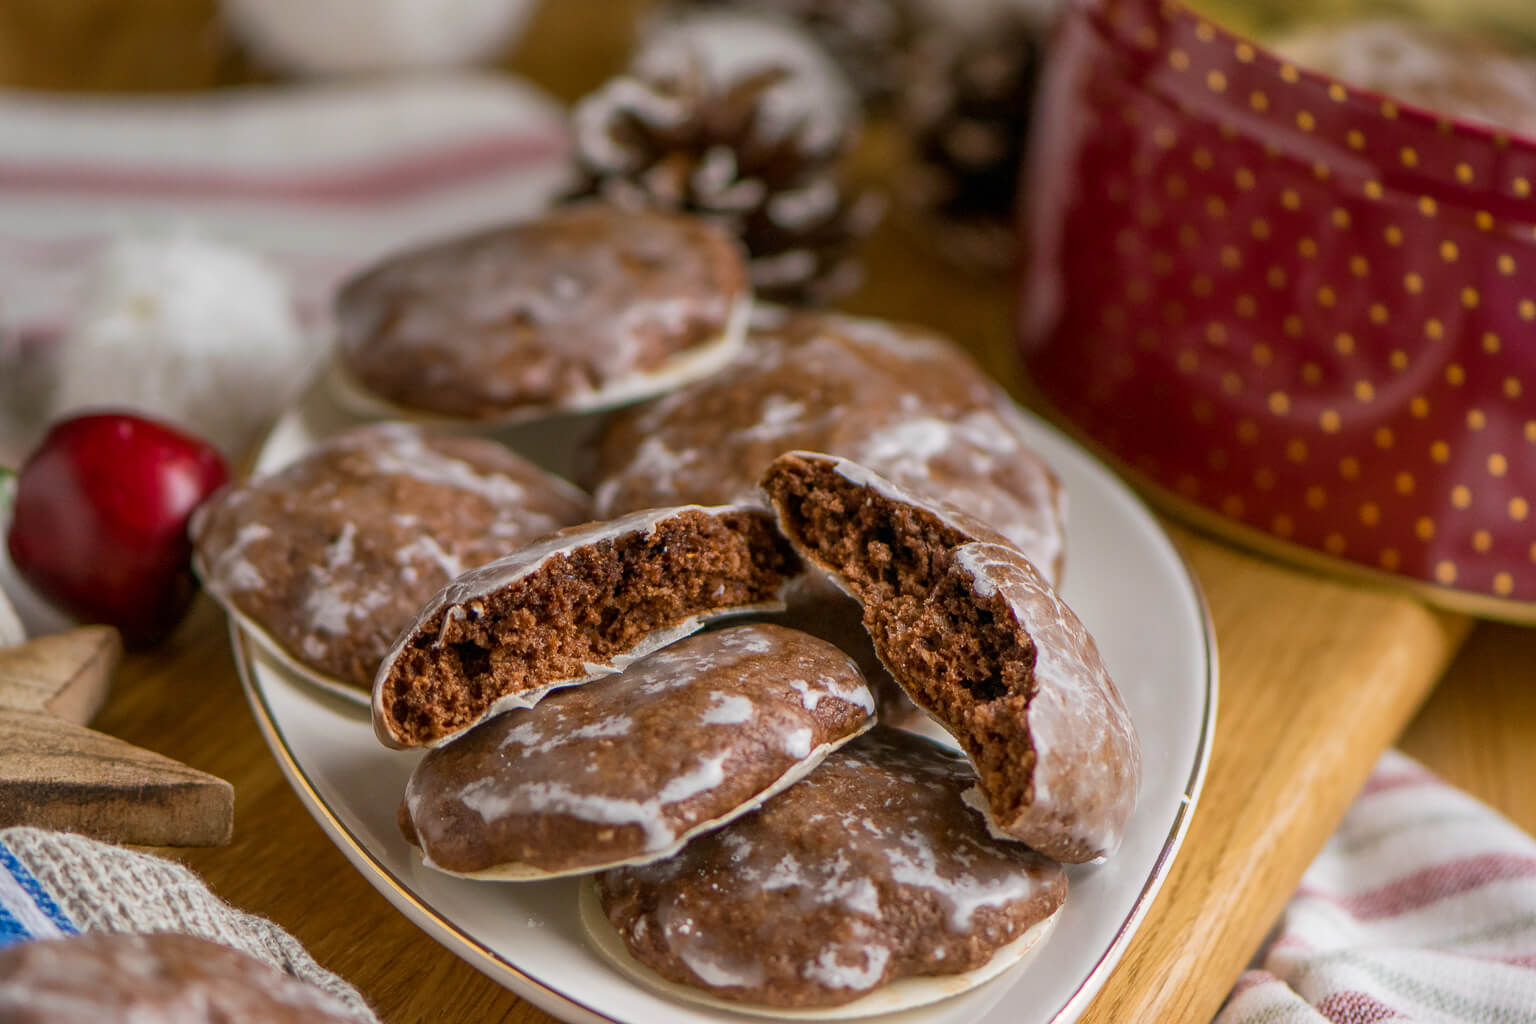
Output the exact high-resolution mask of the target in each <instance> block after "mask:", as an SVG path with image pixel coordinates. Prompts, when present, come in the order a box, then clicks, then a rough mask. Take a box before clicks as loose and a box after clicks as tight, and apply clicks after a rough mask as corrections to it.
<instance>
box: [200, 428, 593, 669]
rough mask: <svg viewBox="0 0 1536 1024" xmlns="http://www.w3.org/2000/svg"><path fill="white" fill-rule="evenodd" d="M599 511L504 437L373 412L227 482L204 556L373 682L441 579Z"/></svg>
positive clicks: (273, 630)
mask: <svg viewBox="0 0 1536 1024" xmlns="http://www.w3.org/2000/svg"><path fill="white" fill-rule="evenodd" d="M589 513H590V503H589V501H588V498H587V496H586V495H585V494H584V493H582V492H581V491H579V490H577V489H576V488H575V487H573V486H571V485H570V484H568V483H566V482H565V481H563V480H561V479H559V478H558V477H554V476H551V475H550V474H548V473H545V472H544V471H543V470H541V469H539V468H538V467H537V466H534V465H533V464H532V463H530V462H528V461H527V460H525V459H523V458H521V457H519V456H517V455H515V454H513V453H512V452H510V451H508V450H507V449H506V448H503V447H502V446H501V445H498V444H495V443H493V442H491V441H484V440H477V439H473V438H465V437H450V436H445V435H434V434H431V433H428V432H424V431H423V430H421V429H420V428H418V427H413V426H407V425H405V424H400V423H385V424H375V425H371V426H366V427H358V428H356V429H353V430H349V431H346V432H345V433H342V434H338V435H336V436H335V437H333V438H331V439H329V440H327V441H326V442H325V443H323V444H322V445H320V446H319V447H318V448H316V449H314V450H313V451H311V452H309V453H308V454H306V455H304V456H302V457H301V458H300V459H299V460H298V461H296V462H294V463H292V464H291V465H289V466H288V467H286V468H284V469H282V470H280V471H278V472H277V473H274V474H272V475H270V476H265V477H260V478H257V479H254V480H250V481H247V482H245V483H242V484H237V485H234V486H232V487H230V488H227V489H225V490H223V491H221V492H220V493H219V494H217V495H216V496H215V497H214V498H213V499H212V500H210V501H209V502H208V503H207V504H205V505H204V506H202V507H201V508H200V509H199V510H198V512H197V514H196V516H195V517H194V518H193V521H192V536H193V539H194V542H195V559H194V561H195V564H196V566H197V569H198V573H199V575H200V576H201V577H202V580H203V584H204V586H205V587H207V589H208V591H209V593H211V594H213V596H214V597H216V598H217V599H218V600H219V601H220V602H221V603H222V604H224V605H225V607H227V608H228V609H230V610H231V611H232V612H233V613H234V614H235V615H237V616H239V617H240V618H242V619H243V620H245V621H246V622H248V623H250V624H252V625H254V626H255V627H256V628H257V629H259V630H260V631H261V632H262V633H264V634H265V636H266V637H267V638H268V639H269V640H270V641H271V642H273V643H274V644H276V645H277V647H278V648H280V650H281V651H282V652H283V653H284V654H286V655H287V656H288V657H289V658H291V659H292V660H294V661H296V662H298V663H299V664H300V665H302V666H303V667H305V668H307V669H310V670H313V671H314V672H315V673H318V674H320V675H322V676H325V677H327V678H329V679H334V680H338V681H340V682H342V683H345V684H348V685H350V686H352V687H355V688H356V689H357V690H358V691H359V692H361V693H366V692H367V691H368V690H369V689H370V688H371V687H372V685H373V677H374V674H375V673H376V672H377V671H378V668H379V663H380V661H381V660H382V659H383V657H384V654H385V652H386V651H388V650H389V646H390V644H392V643H394V641H395V638H396V637H397V636H398V635H399V634H400V631H401V630H403V629H405V627H407V626H409V625H410V624H411V623H412V622H413V621H415V618H416V613H417V612H418V611H419V610H420V609H421V606H422V605H423V604H425V603H426V601H427V600H428V599H429V598H430V597H431V596H432V595H433V594H435V593H437V591H439V590H440V589H442V587H443V585H444V584H446V583H447V582H448V581H449V580H451V579H453V578H454V577H455V576H458V575H459V574H460V573H462V572H464V571H465V570H467V569H472V568H474V567H475V566H478V565H483V564H484V563H486V562H490V561H493V560H494V559H497V558H500V557H501V556H503V555H506V554H508V553H510V552H512V551H514V550H516V549H517V548H519V547H521V546H522V545H523V544H525V543H527V542H528V541H530V540H532V539H534V538H535V537H539V536H542V535H544V534H547V533H552V532H554V531H556V530H558V529H560V528H561V527H564V526H569V525H571V524H572V523H580V522H584V521H585V520H586V519H587V518H588V517H589Z"/></svg>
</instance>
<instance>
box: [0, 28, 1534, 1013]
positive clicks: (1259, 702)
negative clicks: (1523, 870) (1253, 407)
mask: <svg viewBox="0 0 1536 1024" xmlns="http://www.w3.org/2000/svg"><path fill="white" fill-rule="evenodd" d="M631 11H632V5H631V4H628V3H616V2H607V0H586V2H577V0H560V2H559V3H555V2H547V3H546V4H545V5H544V8H543V10H542V12H541V14H540V16H539V18H538V19H537V21H536V23H535V25H534V27H533V29H532V31H531V32H530V33H529V35H528V36H526V37H525V38H524V40H523V42H522V43H521V44H520V46H519V47H518V49H517V52H515V53H514V54H512V55H511V56H510V58H509V63H510V64H511V65H512V66H513V67H515V68H516V69H517V70H519V71H521V72H523V73H525V74H527V75H529V76H530V77H532V78H534V79H535V80H536V81H538V82H540V83H541V84H543V85H545V86H546V87H547V88H549V89H550V90H551V91H553V92H554V93H556V94H557V95H559V96H562V97H565V98H570V97H573V96H577V95H580V94H581V93H582V92H584V91H586V90H587V89H589V88H591V87H592V86H594V85H595V84H597V83H598V82H599V81H601V80H602V78H603V77H604V76H605V74H607V73H608V71H609V70H610V69H612V68H614V67H616V66H617V65H618V64H619V63H620V62H621V60H622V59H623V55H624V52H625V47H626V45H627V25H628V23H629V15H630V13H631ZM263 77H269V76H267V75H266V74H265V73H264V72H263V71H262V70H261V69H260V68H259V67H257V66H255V64H254V63H253V62H252V61H251V60H250V59H249V58H247V57H245V56H244V55H242V54H240V53H239V52H238V51H234V50H232V49H231V48H230V47H229V46H228V45H227V43H226V42H225V41H224V40H223V39H222V38H221V35H220V33H219V31H218V29H217V26H216V25H215V24H214V22H213V21H212V17H211V0H136V2H135V3H134V4H123V3H121V2H120V0H26V2H23V0H8V2H7V3H6V4H4V5H0V81H4V82H8V83H15V84H24V85H29V86H34V87H48V88H92V89H103V88H111V89H144V88H155V89H179V88H200V87H206V86H210V85H217V84H223V83H227V82H231V81H249V80H252V79H260V78H263ZM3 146H4V143H3V140H0V151H3ZM896 159H897V157H896V155H895V149H894V145H893V144H892V143H891V141H890V140H889V138H887V137H883V136H881V135H879V134H878V133H877V134H876V137H875V139H874V141H873V142H872V143H871V144H870V145H868V146H867V147H866V149H865V151H864V153H863V158H862V165H863V166H864V169H865V170H866V171H867V172H870V173H874V174H879V173H883V172H885V171H887V170H888V169H889V168H890V167H891V166H892V165H893V163H894V162H895V160H896ZM869 251H870V253H871V265H870V275H869V283H868V284H867V286H866V287H865V288H864V289H862V290H861V291H860V292H859V293H858V294H857V295H856V296H854V297H853V298H852V300H850V302H849V303H848V305H849V307H850V308H853V309H856V310H859V311H863V312H872V313H879V314H882V315H888V316H895V317H902V318H906V319H911V320H916V321H921V322H927V323H930V324H933V325H935V326H937V327H940V328H941V329H944V330H946V331H949V332H950V333H952V334H953V335H954V336H956V337H957V338H959V339H960V340H962V341H963V342H965V343H966V344H967V345H969V346H970V347H971V348H972V349H973V350H974V351H976V352H977V353H978V355H980V356H981V357H982V358H983V359H984V360H986V361H987V362H988V365H989V366H990V367H991V368H992V369H993V370H994V371H995V372H997V373H998V374H999V375H1000V376H1003V377H1004V378H1005V379H1006V377H1007V375H1008V371H1009V367H1010V365H1011V364H1010V362H1009V359H1008V354H1007V353H1008V346H1007V341H1008V333H1009V324H1008V300H1007V289H1006V287H1005V286H1004V285H1002V284H1001V283H999V282H995V281H982V280H971V279H967V278H965V277H963V276H961V275H958V274H956V273H954V272H953V271H950V270H948V269H946V268H945V267H943V266H941V265H939V264H937V263H935V262H934V261H933V260H931V259H930V258H929V257H927V256H926V255H924V246H923V245H922V242H921V238H920V229H919V228H918V227H916V226H914V225H911V224H910V223H906V222H905V221H904V218H902V217H901V216H897V217H895V218H894V219H893V220H892V222H891V223H890V224H889V225H888V226H887V227H886V228H884V229H882V235H881V237H880V238H879V239H877V243H876V244H874V245H871V246H870V247H869ZM1172 532H1173V535H1174V537H1175V539H1176V541H1177V543H1178V544H1179V546H1180V548H1181V549H1182V550H1183V551H1184V552H1185V554H1186V556H1187V557H1188V558H1189V560H1190V562H1191V564H1192V565H1193V567H1194V570H1195V573H1196V575H1197V576H1198V577H1199V579H1200V580H1201V582H1202V584H1203V585H1204V587H1205V590H1206V595H1207V597H1208V599H1209V602H1210V606H1211V611H1212V615H1213V618H1214V620H1215V626H1216V635H1217V639H1218V645H1219V647H1220V661H1221V665H1220V669H1221V679H1222V682H1221V701H1220V712H1219V715H1218V725H1217V731H1216V739H1215V746H1214V752H1213V755H1212V760H1211V767H1210V776H1209V780H1208V782H1207V784H1206V789H1205V794H1204V797H1203V798H1202V800H1201V803H1200V806H1199V808H1198V810H1197V812H1196V814H1195V816H1194V819H1193V824H1192V825H1191V828H1190V831H1189V836H1188V840H1187V841H1186V844H1185V847H1184V852H1183V854H1182V855H1181V857H1180V859H1179V861H1178V863H1177V865H1176V866H1175V868H1174V870H1173V873H1172V874H1171V876H1170V878H1169V880H1168V882H1167V884H1166V886H1165V887H1164V889H1163V891H1162V893H1161V895H1160V896H1159V897H1158V899H1157V901H1156V903H1155V904H1154V905H1153V907H1152V910H1151V912H1150V914H1149V915H1148V917H1147V919H1146V921H1145V923H1144V925H1143V926H1142V928H1141V930H1140V932H1139V933H1138V934H1137V936H1136V938H1135V939H1134V940H1133V942H1132V943H1131V945H1130V946H1129V948H1128V951H1127V953H1126V955H1125V959H1124V961H1123V962H1122V964H1121V966H1120V968H1119V969H1118V970H1117V971H1116V972H1115V973H1114V975H1113V976H1112V977H1111V978H1110V980H1109V982H1108V984H1107V985H1106V986H1105V989H1104V991H1103V992H1102V993H1101V995H1100V996H1099V998H1098V999H1097V1000H1096V1002H1095V1003H1094V1004H1093V1005H1092V1007H1091V1008H1090V1009H1089V1011H1088V1013H1087V1014H1086V1016H1085V1017H1084V1018H1083V1019H1084V1020H1085V1021H1088V1022H1092V1024H1109V1022H1125V1021H1142V1020H1148V1021H1151V1020H1157V1021H1179V1022H1196V1024H1199V1022H1203V1021H1206V1020H1208V1019H1209V1018H1210V1017H1211V1016H1212V1014H1214V1012H1215V1011H1216V1010H1217V1009H1218V1008H1219V1006H1220V1005H1221V1001H1222V999H1223V998H1224V996H1225V994H1226V992H1227V990H1228V988H1229V986H1230V985H1231V983H1232V981H1233V980H1234V979H1235V978H1236V976H1237V974H1238V972H1239V971H1240V970H1241V969H1242V967H1243V965H1244V964H1245V963H1246V962H1247V960H1248V958H1249V956H1250V955H1251V954H1252V952H1253V950H1254V949H1255V948H1256V947H1257V946H1258V944H1259V942H1260V941H1261V939H1262V938H1263V936H1264V934H1265V932H1266V931H1267V930H1268V928H1269V926H1270V924H1271V923H1272V922H1273V920H1274V918H1275V917H1276V915H1277V914H1278V912H1279V911H1280V909H1281V907H1282V906H1283V905H1284V903H1285V901H1286V898H1287V896H1288V895H1289V893H1290V892H1291V890H1292V888H1293V887H1294V885H1295V883H1296V880H1297V879H1298V877H1299V876H1300V874H1301V872H1302V870H1303V869H1304V868H1305V867H1306V865H1307V863H1308V862H1309V860H1310V859H1311V857H1312V856H1313V855H1314V853H1315V852H1316V851H1317V849H1318V848H1319V846H1320V845H1321V844H1322V842H1323V841H1324V840H1325V839H1326V837H1327V836H1328V834H1329V833H1330V831H1331V830H1332V828H1333V827H1334V825H1335V823H1336V822H1337V820H1338V818H1339V817H1340V815H1341V814H1342V813H1343V812H1344V810H1345V808H1346V807H1347V806H1348V803H1349V800H1350V798H1351V796H1352V794H1353V793H1354V792H1355V791H1356V789H1357V788H1358V787H1359V785H1360V783H1361V782H1362V781H1363V779H1364V778H1365V776H1366V774H1367V773H1368V772H1369V770H1370V768H1371V765H1372V764H1373V762H1374V760H1375V758H1376V756H1377V754H1378V753H1379V752H1380V751H1381V750H1382V749H1384V748H1385V747H1386V746H1388V745H1390V744H1392V743H1394V742H1396V743H1398V744H1399V745H1400V746H1401V747H1402V748H1403V749H1405V750H1407V751H1408V752H1409V753H1410V754H1414V755H1416V756H1418V757H1420V758H1422V759H1423V760H1424V761H1426V763H1428V764H1429V765H1430V766H1431V767H1432V768H1434V769H1436V770H1437V771H1439V772H1440V773H1441V774H1443V775H1444V776H1445V777H1446V778H1448V779H1449V780H1450V781H1452V782H1454V783H1456V784H1458V785H1461V786H1463V787H1465V788H1466V789H1468V790H1469V791H1471V792H1472V793H1474V794H1476V795H1478V796H1480V797H1482V798H1483V799H1485V800H1487V801H1489V802H1490V803H1492V804H1493V805H1494V806H1495V807H1498V808H1500V809H1501V810H1503V811H1504V812H1505V813H1506V814H1508V815H1509V816H1510V817H1512V818H1513V819H1514V820H1515V821H1516V822H1518V823H1519V824H1521V825H1523V826H1524V827H1526V828H1527V829H1532V830H1536V788H1533V787H1531V786H1530V785H1529V784H1528V780H1529V779H1531V778H1533V777H1536V685H1533V684H1536V631H1533V630H1521V629H1515V628H1511V627H1505V626H1497V625H1486V624H1485V625H1479V626H1477V627H1476V628H1475V629H1474V628H1472V624H1471V623H1469V622H1468V621H1467V620H1465V619H1462V618H1459V617H1456V616H1449V615H1444V614H1439V613H1436V612H1432V611H1429V610H1427V609H1425V608H1424V607H1423V606H1421V605H1420V604H1418V603H1416V602H1415V601H1413V600H1411V599H1408V598H1406V597H1403V596H1399V595H1395V594H1392V593H1389V592H1384V591H1378V590H1372V589H1369V588H1365V587H1361V586H1356V585H1353V584H1347V583H1342V582H1337V581H1332V580H1327V579H1323V578H1321V577H1317V576H1314V575H1311V574H1307V573H1303V572H1300V571H1295V570H1291V569H1287V568H1284V567H1282V566H1279V565H1277V564H1274V563H1271V562H1267V561H1264V560H1262V559H1259V558H1256V557H1252V556H1249V555H1245V554H1241V553H1238V552H1237V551H1235V550H1232V549H1230V548H1228V547H1226V546H1224V545H1223V544H1220V543H1217V542H1215V541H1212V540H1210V539H1206V538H1203V537H1200V536H1197V535H1195V534H1192V533H1190V532H1187V531H1185V530H1183V529H1181V528H1178V527H1173V528H1172ZM1464 639H1466V642H1465V645H1464V646H1462V645H1463V640H1464ZM1458 648H1460V654H1459V656H1458V655H1457V651H1458ZM1453 658H1454V661H1453V660H1452V659H1453ZM1447 664H1449V665H1450V669H1449V671H1448V672H1445V674H1444V678H1443V680H1442V679H1441V675H1442V672H1444V670H1445V667H1446V665H1447ZM1437 680H1440V682H1439V685H1438V687H1436V685H1435V684H1436V681H1437ZM1432 690H1433V693H1431V691H1432ZM1426 697H1427V698H1428V700H1427V703H1426ZM96 726H97V727H98V728H100V729H102V730H104V731H107V732H110V733H112V734H114V735H118V736H121V737H123V738H125V739H128V740H130V741H132V742H135V743H139V744H142V745H144V746H146V747H149V748H151V749H154V750H157V751H160V752H162V753H165V754H167V755H170V756H172V757H175V758H178V759H180V760H183V761H185V762H187V763H188V764H191V765H193V766H195V767H198V768H201V769H204V770H206V771H210V772H214V773H216V774H218V775H221V776H223V777H224V778H226V779H228V780H229V781H230V782H232V783H233V784H234V786H235V791H236V817H235V837H234V841H233V842H232V843H231V845H229V846H227V847H223V848H218V849H208V850H180V851H164V852H165V853H166V854H167V855H169V856H173V857H177V858H179V859H181V860H183V861H185V862H186V863H188V864H190V865H191V866H193V867H194V868H196V869H197V870H198V871H200V872H202V873H203V875H204V876H205V877H206V878H207V879H208V881H209V882H210V883H211V884H212V886H213V887H214V888H215V890H216V891H218V892H219V893H220V894H221V895H222V896H223V897H225V898H226V899H228V900H230V901H231V902H233V903H235V904H236V905H238V906H240V907H243V908H246V909H248V910H252V911H255V912H257V913H260V914H264V915H266V916H268V917H271V918H272V919H274V920H275V921H277V922H278V923H280V924H282V925H283V926H284V927H286V928H288V929H289V930H290V931H292V932H293V933H294V934H295V935H297V936H298V938H299V939H300V940H301V941H303V942H304V943H305V945H307V946H308V947H309V949H310V950H311V951H312V952H313V953H314V954H315V956H316V957H317V958H318V959H319V960H320V961H321V962H322V963H323V964H325V965H326V966H327V967H330V968H331V969H333V970H335V971H337V972H339V973H340V974H342V975H343V976H345V977H347V978H348V979H350V980H351V981H353V982H354V983H355V984H357V985H358V986H359V987H360V988H361V989H362V991H363V993H364V994H365V995H366V996H367V998H368V999H369V1000H370V1002H371V1003H372V1004H373V1005H374V1006H375V1007H376V1008H377V1010H378V1011H379V1014H380V1016H381V1017H382V1018H383V1019H384V1020H385V1021H386V1022H389V1024H403V1022H409V1021H438V1020H466V1021H467V1020H475V1021H514V1022H544V1021H548V1020H549V1019H550V1018H548V1017H547V1016H546V1015H544V1014H543V1013H541V1012H540V1011H538V1010H536V1009H534V1008H533V1007H531V1006H529V1005H528V1004H526V1003H524V1002H522V1001H520V1000H518V999H516V998H515V997H514V996H512V995H511V994H510V993H509V992H507V991H506V990H504V989H502V988H500V987H499V986H497V985H496V984H494V983H493V982H491V981H489V980H488V979H486V978H484V977H482V976H481V975H479V974H478V973H477V972H476V971H475V970H474V969H472V968H470V967H469V966H467V965H466V964H464V963H463V962H461V961H459V960H457V959H456V958H455V957H453V956H452V955H451V954H450V953H448V952H447V951H446V950H445V949H443V948H442V947H440V946H438V945H437V944H436V943H434V942H433V941H432V940H430V939H429V938H427V937H426V936H425V935H424V934H423V933H421V932H420V931H418V930H417V929H416V928H415V927H414V926H413V925H411V924H410V923H408V922H407V921H406V920H405V919H404V918H403V917H401V916H400V915H399V914H397V913H396V912H395V911H394V910H393V909H392V908H391V907H390V906H389V905H388V904H387V903H386V902H385V901H384V899H383V897H382V896H380V895H378V894H377V893H376V892H375V891H374V890H373V889H372V888H371V887H370V886H369V885H368V884H367V883H366V882H365V881H364V880H363V879H362V877H361V876H360V875H358V874H357V873H356V872H355V871H354V870H353V869H352V868H351V867H350V865H349V864H348V863H347V862H346V861H345V859H344V858H343V857H342V855H341V854H340V853H339V852H338V851H337V850H336V849H335V847H333V846H332V845H331V844H330V842H329V841H328V840H327V839H326V838H325V836H324V834H323V833H322V832H321V831H320V829H319V827H318V826H317V825H316V824H315V823H314V822H313V821H312V820H311V819H310V818H309V816H308V815H307V814H306V813H305V811H304V810H303V808H302V807H301V806H300V804H299V802H298V799H297V798H296V797H295V796H294V795H293V793H292V792H291V791H290V790H289V789H288V787H287V785H286V783H285V782H284V781H283V779H282V776H281V775H280V773H279V771H278V769H277V767H276V765H275V763H274V762H273V760H272V758H271V757H270V755H269V754H268V752H267V750H266V748H265V747H264V746H263V744H262V741H261V738H260V736H259V734H258V732H257V729H256V726H255V723H254V722H253V720H252V718H251V716H250V713H249V711H248V710H247V708H246V706H245V703H244V699H243V697H242V695H241V692H240V687H239V683H238V681H237V679H236V676H235V671H234V666H233V662H232V660H231V656H230V652H229V648H228V645H227V642H226V639H225V634H224V629H223V619H222V617H221V616H220V615H219V613H218V612H217V610H216V609H215V608H214V607H213V606H212V604H211V603H210V602H208V601H206V600H200V602H199V604H198V605H197V606H196V608H195V610H194V613H193V615H192V616H191V618H190V619H189V621H188V622H187V623H186V624H185V625H184V626H183V628H182V629H181V630H180V631H178V633H177V634H176V635H175V636H174V637H173V638H172V639H171V640H170V641H169V642H168V643H167V644H166V645H165V646H164V647H162V648H161V649H159V650H157V651H155V652H153V653H149V654H143V655H138V656H134V657H132V658H130V659H129V660H128V661H127V663H126V665H125V667H124V668H123V670H122V672H121V674H120V678H119V680H118V682H117V685H116V689H115V691H114V694H113V697H112V699H111V701H110V702H109V704H108V706H107V707H106V709H105V710H104V711H103V713H102V714H101V715H100V716H99V718H98V719H97V721H96Z"/></svg>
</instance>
